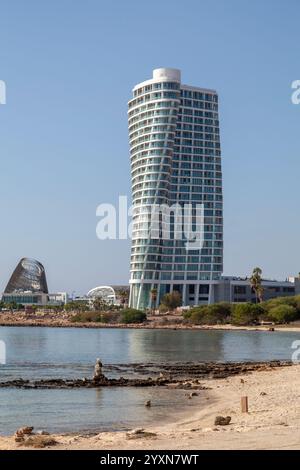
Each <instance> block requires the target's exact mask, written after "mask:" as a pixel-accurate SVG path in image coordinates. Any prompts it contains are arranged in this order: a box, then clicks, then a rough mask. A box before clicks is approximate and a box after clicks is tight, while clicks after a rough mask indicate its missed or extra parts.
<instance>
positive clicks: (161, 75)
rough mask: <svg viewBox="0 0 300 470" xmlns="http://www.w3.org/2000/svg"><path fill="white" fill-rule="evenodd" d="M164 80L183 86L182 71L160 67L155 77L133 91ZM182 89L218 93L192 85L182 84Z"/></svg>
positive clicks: (155, 70)
mask: <svg viewBox="0 0 300 470" xmlns="http://www.w3.org/2000/svg"><path fill="white" fill-rule="evenodd" d="M162 80H171V81H175V82H179V83H180V84H181V70H179V69H174V68H171V67H160V68H157V69H154V70H153V76H152V78H151V79H150V80H146V81H144V82H141V83H138V84H137V85H135V87H134V88H133V91H134V90H136V89H137V88H141V87H143V86H146V85H149V84H151V83H155V82H158V81H162ZM181 88H183V89H188V90H195V91H202V92H209V93H217V92H216V90H213V89H211V88H202V87H197V86H191V85H184V84H181Z"/></svg>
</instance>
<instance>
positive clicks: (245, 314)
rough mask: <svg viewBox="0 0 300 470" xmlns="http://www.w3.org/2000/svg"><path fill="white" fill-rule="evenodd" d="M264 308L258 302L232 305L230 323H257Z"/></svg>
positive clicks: (241, 324)
mask: <svg viewBox="0 0 300 470" xmlns="http://www.w3.org/2000/svg"><path fill="white" fill-rule="evenodd" d="M264 312H265V311H264V309H263V307H262V306H261V305H259V304H251V303H244V304H236V305H233V306H232V313H231V323H232V324H233V325H240V326H244V325H251V324H254V323H257V322H258V320H259V318H260V316H261V315H263V314H264Z"/></svg>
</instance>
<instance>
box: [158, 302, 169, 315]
mask: <svg viewBox="0 0 300 470" xmlns="http://www.w3.org/2000/svg"><path fill="white" fill-rule="evenodd" d="M158 310H159V312H160V313H167V312H168V311H169V309H168V307H167V306H166V305H164V304H160V306H159V307H158Z"/></svg>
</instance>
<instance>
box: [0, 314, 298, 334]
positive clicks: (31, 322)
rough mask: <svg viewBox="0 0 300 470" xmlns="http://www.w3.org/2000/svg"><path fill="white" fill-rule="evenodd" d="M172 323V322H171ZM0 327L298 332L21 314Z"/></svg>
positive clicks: (6, 317) (293, 326)
mask: <svg viewBox="0 0 300 470" xmlns="http://www.w3.org/2000/svg"><path fill="white" fill-rule="evenodd" d="M173 321H174V322H173ZM0 327H44V328H91V329H107V328H108V329H116V328H117V329H145V330H152V329H160V330H201V331H203V330H205V331H209V330H220V331H241V330H242V331H265V332H266V331H270V329H271V330H272V329H273V328H274V330H275V332H276V331H295V332H298V331H299V332H300V322H299V321H297V322H294V323H290V324H286V325H276V326H275V327H271V326H270V325H255V326H250V325H246V326H236V325H231V324H225V325H194V324H188V323H178V317H175V318H174V317H171V318H170V317H169V318H168V317H164V316H161V317H150V318H149V319H148V321H147V322H144V323H132V324H130V323H129V324H124V323H99V322H84V323H82V322H72V321H70V318H60V319H57V318H55V319H54V318H43V317H38V318H32V316H31V317H30V318H26V317H25V315H23V314H21V315H20V314H6V313H5V314H4V313H2V314H0Z"/></svg>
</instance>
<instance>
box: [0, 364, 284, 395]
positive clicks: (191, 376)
mask: <svg viewBox="0 0 300 470" xmlns="http://www.w3.org/2000/svg"><path fill="white" fill-rule="evenodd" d="M291 365H292V362H289V361H270V362H243V363H241V362H231V363H213V362H206V363H205V362H203V363H190V362H189V363H175V364H134V365H133V370H134V371H135V372H139V373H141V374H145V373H147V372H148V373H149V372H150V371H151V372H152V373H155V374H156V377H147V378H134V379H131V378H124V377H120V378H108V377H106V376H105V375H103V374H102V375H101V376H100V377H98V378H96V379H95V378H93V379H89V378H85V377H84V378H82V379H57V378H53V379H41V380H24V379H22V378H18V379H14V380H8V381H3V382H0V388H23V389H42V388H44V389H45V388H46V389H71V388H83V387H85V388H99V387H154V386H155V387H157V386H161V387H170V388H180V389H185V390H188V389H190V388H193V389H197V390H204V389H206V388H205V387H203V386H202V385H201V383H200V382H199V380H204V379H226V378H227V377H230V376H234V375H239V374H249V373H251V372H254V371H258V372H259V371H268V370H272V369H275V368H278V367H288V366H291ZM128 366H130V365H128ZM154 368H155V372H154ZM157 374H159V375H158V376H157Z"/></svg>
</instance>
